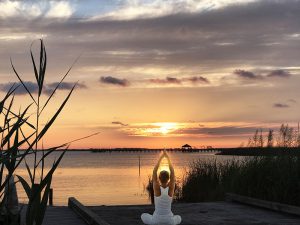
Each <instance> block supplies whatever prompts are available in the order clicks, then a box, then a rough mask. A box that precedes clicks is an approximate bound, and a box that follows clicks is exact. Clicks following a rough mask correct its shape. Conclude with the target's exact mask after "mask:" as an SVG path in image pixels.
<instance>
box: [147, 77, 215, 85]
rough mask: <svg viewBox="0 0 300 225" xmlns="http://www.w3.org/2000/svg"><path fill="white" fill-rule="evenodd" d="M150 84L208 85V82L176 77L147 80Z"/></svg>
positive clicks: (196, 78) (206, 80)
mask: <svg viewBox="0 0 300 225" xmlns="http://www.w3.org/2000/svg"><path fill="white" fill-rule="evenodd" d="M149 82H150V83H155V84H182V83H183V82H191V83H193V84H197V83H202V84H209V83H210V82H209V80H208V79H207V78H205V77H202V76H199V77H196V76H194V77H183V78H176V77H166V78H165V79H162V78H155V79H149Z"/></svg>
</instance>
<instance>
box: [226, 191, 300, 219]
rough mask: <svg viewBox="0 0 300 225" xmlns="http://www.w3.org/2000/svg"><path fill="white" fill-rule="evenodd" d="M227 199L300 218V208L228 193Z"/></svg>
mask: <svg viewBox="0 0 300 225" xmlns="http://www.w3.org/2000/svg"><path fill="white" fill-rule="evenodd" d="M226 199H227V200H229V201H233V202H239V203H243V204H247V205H253V206H258V207H262V208H266V209H271V210H274V211H278V212H283V213H289V214H294V215H297V216H300V207H297V206H292V205H287V204H282V203H278V202H271V201H266V200H261V199H257V198H250V197H247V196H242V195H237V194H233V193H226Z"/></svg>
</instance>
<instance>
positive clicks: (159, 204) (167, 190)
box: [141, 152, 181, 225]
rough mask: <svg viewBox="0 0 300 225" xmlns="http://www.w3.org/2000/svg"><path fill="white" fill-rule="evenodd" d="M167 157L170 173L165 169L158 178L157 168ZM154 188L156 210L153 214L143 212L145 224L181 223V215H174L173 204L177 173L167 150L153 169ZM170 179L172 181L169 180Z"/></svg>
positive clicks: (169, 224) (170, 224)
mask: <svg viewBox="0 0 300 225" xmlns="http://www.w3.org/2000/svg"><path fill="white" fill-rule="evenodd" d="M164 157H166V158H167V160H168V164H169V169H170V174H169V173H168V172H167V171H165V170H163V171H161V172H160V174H159V179H158V178H157V170H158V167H159V165H160V163H161V161H162V159H163V158H164ZM152 179H153V189H154V204H155V211H154V213H153V215H150V214H149V213H143V214H142V215H141V219H142V221H143V223H144V224H149V225H176V224H180V223H181V217H180V216H178V215H176V216H175V215H173V213H172V211H171V204H172V199H173V195H174V190H175V173H174V168H173V166H172V164H171V160H170V158H169V156H168V154H167V153H166V152H164V153H163V154H162V155H161V157H160V158H159V160H158V162H157V164H156V166H155V167H154V169H153V176H152ZM169 180H170V181H169Z"/></svg>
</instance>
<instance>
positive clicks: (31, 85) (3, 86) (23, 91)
mask: <svg viewBox="0 0 300 225" xmlns="http://www.w3.org/2000/svg"><path fill="white" fill-rule="evenodd" d="M24 84H25V86H26V88H27V89H28V90H29V91H30V92H31V93H36V92H37V91H38V86H37V85H36V84H35V83H33V82H31V81H24ZM13 85H14V86H15V87H16V86H18V88H17V89H16V91H15V92H14V93H15V94H16V95H24V94H27V91H26V89H25V88H24V86H23V85H22V84H21V83H19V82H16V83H12V82H8V83H3V84H0V91H3V92H7V91H8V90H9V89H10V88H11V87H12V86H13Z"/></svg>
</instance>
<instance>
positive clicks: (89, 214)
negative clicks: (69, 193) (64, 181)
mask: <svg viewBox="0 0 300 225" xmlns="http://www.w3.org/2000/svg"><path fill="white" fill-rule="evenodd" d="M68 207H69V208H70V209H71V210H72V211H73V212H75V213H76V214H77V215H78V216H80V217H81V218H82V219H83V220H84V221H85V222H86V223H87V224H89V225H110V224H109V223H107V222H106V221H104V220H103V219H101V218H100V217H99V216H98V215H97V214H96V213H94V212H93V211H92V210H90V209H89V208H87V207H86V206H84V205H83V204H81V203H80V202H79V201H78V200H77V199H76V198H74V197H70V198H69V201H68Z"/></svg>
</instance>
